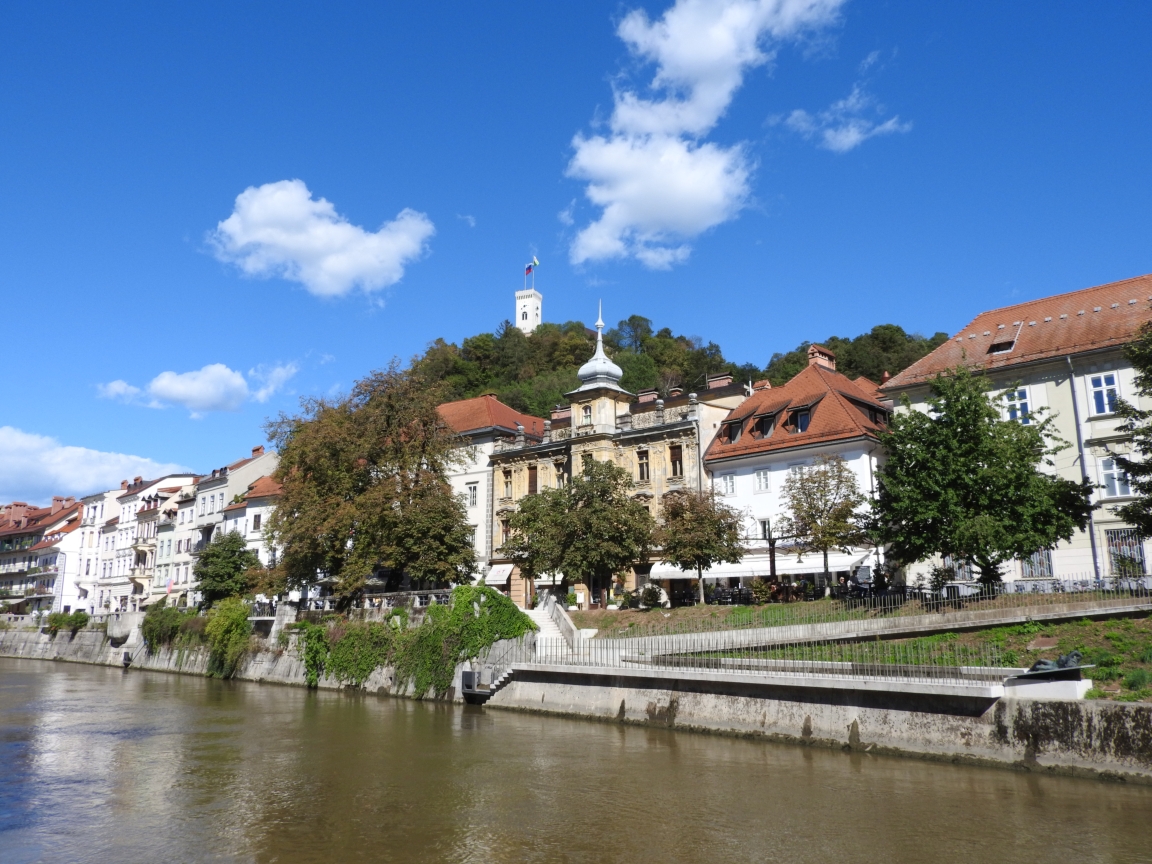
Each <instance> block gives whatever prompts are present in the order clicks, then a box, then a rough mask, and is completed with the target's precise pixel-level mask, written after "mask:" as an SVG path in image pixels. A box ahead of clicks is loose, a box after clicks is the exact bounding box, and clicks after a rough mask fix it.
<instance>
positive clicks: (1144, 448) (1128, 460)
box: [1116, 324, 1152, 566]
mask: <svg viewBox="0 0 1152 864" xmlns="http://www.w3.org/2000/svg"><path fill="white" fill-rule="evenodd" d="M1124 356H1125V357H1127V358H1128V361H1129V362H1130V363H1131V364H1132V367H1133V369H1135V371H1136V392H1137V393H1138V394H1139V395H1140V396H1142V397H1144V399H1149V398H1150V397H1152V324H1145V325H1144V326H1143V327H1141V328H1140V332H1139V334H1137V336H1136V339H1134V340H1133V341H1132V342H1129V343H1128V344H1127V345H1126V346H1125V347H1124ZM1116 413H1117V414H1119V415H1120V417H1122V418H1123V423H1121V424H1120V429H1121V430H1122V431H1124V432H1127V433H1128V434H1129V435H1131V436H1132V448H1133V450H1135V455H1136V456H1137V458H1135V459H1134V458H1132V457H1131V456H1129V455H1122V456H1117V457H1116V463H1117V464H1118V465H1119V466H1120V467H1121V468H1122V469H1124V471H1126V472H1127V474H1128V483H1129V485H1130V486H1131V489H1132V492H1133V493H1134V494H1135V495H1136V500H1134V501H1130V502H1129V503H1127V504H1125V505H1123V506H1122V507H1117V508H1116V515H1118V516H1119V517H1120V518H1121V519H1123V520H1124V521H1125V522H1127V523H1128V524H1130V525H1132V526H1133V527H1135V529H1136V530H1137V531H1139V532H1140V535H1141V536H1142V537H1152V460H1150V459H1149V456H1152V411H1147V410H1142V409H1140V408H1137V407H1136V406H1134V405H1133V404H1132V403H1131V402H1128V401H1127V400H1125V399H1121V400H1120V401H1119V403H1118V404H1117V406H1116ZM1137 566H1138V565H1137Z"/></svg>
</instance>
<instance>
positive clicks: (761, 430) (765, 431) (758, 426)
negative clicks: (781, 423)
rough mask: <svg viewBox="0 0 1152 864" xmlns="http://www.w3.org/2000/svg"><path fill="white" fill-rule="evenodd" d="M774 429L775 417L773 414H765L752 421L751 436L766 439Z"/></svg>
mask: <svg viewBox="0 0 1152 864" xmlns="http://www.w3.org/2000/svg"><path fill="white" fill-rule="evenodd" d="M775 428H776V416H775V415H774V414H765V415H764V416H763V417H754V418H753V419H752V429H751V434H752V437H753V438H767V437H769V436H770V435H771V434H772V432H773V430H775Z"/></svg>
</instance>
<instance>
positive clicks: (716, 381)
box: [708, 375, 732, 390]
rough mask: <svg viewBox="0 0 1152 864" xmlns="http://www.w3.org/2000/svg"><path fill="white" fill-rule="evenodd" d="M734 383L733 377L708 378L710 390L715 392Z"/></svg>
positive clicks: (716, 376) (714, 376) (712, 376)
mask: <svg viewBox="0 0 1152 864" xmlns="http://www.w3.org/2000/svg"><path fill="white" fill-rule="evenodd" d="M731 383H732V376H731V375H709V376H708V389H709V390H715V389H716V388H717V387H727V386H728V385H729V384H731Z"/></svg>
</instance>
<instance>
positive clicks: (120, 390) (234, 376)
mask: <svg viewBox="0 0 1152 864" xmlns="http://www.w3.org/2000/svg"><path fill="white" fill-rule="evenodd" d="M324 356H325V357H329V355H327V354H326V355H324ZM331 359H335V358H331ZM321 362H322V363H323V362H326V361H325V360H323V359H322V360H321ZM299 371H300V367H299V366H298V365H297V364H295V363H281V364H275V365H272V366H266V365H264V364H260V365H259V366H257V367H255V368H254V369H249V370H248V379H250V380H251V381H252V382H253V384H254V385H255V389H253V387H252V386H250V385H249V380H248V379H245V377H244V376H243V375H242V374H241V373H239V372H237V371H236V370H235V369H229V368H228V367H227V366H225V365H224V364H223V363H210V364H209V365H207V366H204V367H203V368H201V369H196V370H194V371H192V372H161V373H160V374H159V375H157V376H156V377H155V378H153V379H152V380H151V382H149V384H148V386H147V387H146V388H140V387H135V386H133V385H131V384H129V383H128V382H127V381H112V382H110V383H108V384H98V385H96V389H97V392H98V393H99V394H100V396H101V397H102V398H104V399H115V400H117V401H119V402H126V403H129V404H135V405H147V406H148V407H149V408H164V407H167V406H168V405H182V406H184V407H185V408H187V409H188V410H189V411H190V412H192V416H193V417H197V418H198V417H200V416H201V415H202V413H203V412H206V411H237V410H239V409H240V406H241V405H243V404H244V403H245V402H246V401H248V400H249V399H252V400H253V401H256V402H267V401H268V400H269V399H270V398H271V397H272V396H273V395H275V394H276V393H277V392H279V391H280V390H281V389H283V387H284V385H285V384H287V383H288V381H289V380H290V379H291V378H292V376H294V375H295V374H296V373H297V372H299Z"/></svg>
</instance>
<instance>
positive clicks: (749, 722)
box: [0, 630, 1152, 784]
mask: <svg viewBox="0 0 1152 864" xmlns="http://www.w3.org/2000/svg"><path fill="white" fill-rule="evenodd" d="M125 651H128V652H129V654H130V656H131V658H132V662H131V669H146V670H152V671H158V672H174V673H182V674H191V675H203V674H204V673H205V671H206V669H207V665H208V652H207V649H205V648H192V649H175V650H163V651H160V652H158V653H156V654H153V655H150V654H149V653H148V652H147V651H146V650H145V649H144V647H143V645H141V644H138V639H136V638H135V635H134V634H133V635H132V636H129V637H127V638H123V637H120V638H116V639H111V640H110V639H109V638H108V637H107V636H106V635H105V634H104V633H102V632H100V631H95V630H84V631H81V632H79V633H77V634H76V635H75V636H72V635H70V634H68V633H60V634H58V635H57V636H55V637H51V636H49V635H47V634H44V633H40V632H37V631H33V630H3V631H0V656H3V657H18V658H25V659H36V660H57V661H67V662H76V663H91V664H98V665H104V666H121V665H122V664H123V655H124V652H125ZM459 676H460V670H459V669H458V670H457V675H456V681H455V686H454V687H453V688H452V690H451V691H450V692H449V693H448V694H447V697H446V698H448V699H451V700H453V701H460V696H459V694H460V687H459V683H460V677H459ZM237 677H238V678H240V679H242V680H247V681H258V682H274V683H279V684H289V685H294V686H301V687H302V686H304V685H305V683H306V682H305V670H304V664H303V661H302V660H301V659H300V658H299V656H298V654H297V652H296V650H295V649H294V646H292V645H289V647H287V648H280V647H271V646H270V647H269V648H268V649H266V650H261V651H255V652H253V653H251V654H250V655H249V656H248V658H247V659H246V660H245V661H244V663H243V665H242V667H241V669H240V671H239V673H238V675H237ZM873 684H874V682H867V681H864V682H861V683H860V684H859V685H855V684H846V683H845V682H843V681H839V682H833V681H829V682H825V683H821V682H820V681H815V680H806V681H803V682H800V681H795V682H788V681H787V680H786V679H785V678H769V677H767V676H753V675H746V676H740V675H733V674H727V673H716V672H690V671H687V670H660V669H635V670H631V669H613V670H601V671H599V672H597V671H595V670H590V669H588V668H586V667H541V666H529V665H521V664H516V665H515V667H514V671H513V674H512V676H511V678H510V680H509V681H508V683H507V684H505V685H504V686H503V688H502V689H500V690H499V691H498V692H496V693H495V695H494V696H493V697H492V699H491V700H490V701H489V702H488V706H489V707H491V708H501V709H512V710H525V711H536V712H544V713H550V714H557V715H565V716H572V717H585V718H590V719H595V720H602V721H608V722H619V723H635V724H643V725H652V726H660V727H666V728H674V729H683V730H686V731H687V730H692V731H705V732H712V733H721V734H734V735H747V736H756V737H764V738H766V739H773V740H779V741H789V742H795V743H799V744H806V745H813V746H824V747H842V748H847V749H851V750H855V751H861V752H867V753H898V754H903V755H912V756H919V757H924V758H932V759H942V760H951V761H956V762H967V763H973V764H987V765H1000V766H1004V765H1011V766H1018V767H1022V768H1028V769H1031V770H1038V771H1048V772H1054V773H1062V774H1072V775H1082V776H1096V777H1101V778H1108V779H1117V780H1128V781H1134V782H1141V783H1150V784H1152V705H1144V704H1118V703H1113V702H1096V701H1058V700H1033V699H1019V698H1010V697H1005V696H1003V693H1004V688H1002V687H1001V686H1000V685H971V686H955V685H940V686H936V685H918V686H917V687H915V688H911V689H909V688H905V689H904V690H903V691H901V690H900V689H898V688H893V687H892V686H890V685H883V686H879V685H877V686H873ZM342 686H343V685H341V683H340V682H338V681H335V680H333V679H331V678H324V679H322V680H321V682H320V687H321V688H324V689H340V688H341V687H342ZM365 689H366V690H367V691H369V692H372V693H377V694H380V695H387V694H391V695H398V696H404V695H411V694H410V693H408V692H407V688H404V689H403V690H400V689H397V688H396V686H395V676H394V674H393V670H391V669H387V668H385V669H378V670H376V671H375V672H374V673H373V674H372V676H371V677H370V678H369V679H368V682H367V684H366V687H365Z"/></svg>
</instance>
